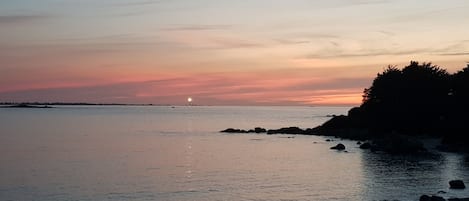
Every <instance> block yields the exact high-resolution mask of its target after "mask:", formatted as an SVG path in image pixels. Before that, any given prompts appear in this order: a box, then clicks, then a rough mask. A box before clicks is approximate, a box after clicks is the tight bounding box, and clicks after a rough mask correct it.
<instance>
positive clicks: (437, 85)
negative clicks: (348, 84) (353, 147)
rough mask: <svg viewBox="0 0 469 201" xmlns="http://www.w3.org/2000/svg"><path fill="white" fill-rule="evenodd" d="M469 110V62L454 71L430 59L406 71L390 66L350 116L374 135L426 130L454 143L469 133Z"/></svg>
mask: <svg viewBox="0 0 469 201" xmlns="http://www.w3.org/2000/svg"><path fill="white" fill-rule="evenodd" d="M468 111H469V65H468V66H467V67H466V68H464V69H463V70H461V71H459V72H457V73H454V74H449V73H448V72H447V71H446V70H445V69H442V68H440V67H438V66H435V65H432V64H431V63H423V64H419V63H418V62H415V61H412V62H410V64H409V65H408V66H406V67H404V68H403V69H398V68H396V67H394V66H389V67H388V68H387V69H386V70H385V71H384V72H382V73H379V74H378V75H377V77H376V78H375V79H374V81H373V84H372V85H371V87H369V88H367V89H365V91H364V95H363V103H362V105H361V106H360V107H359V108H355V109H354V110H352V111H351V114H352V115H353V116H352V118H354V119H355V121H356V122H358V123H357V125H356V126H359V127H364V128H368V129H370V131H372V132H373V133H380V134H388V133H400V134H406V135H422V134H425V135H435V136H444V137H447V139H448V140H452V141H455V139H457V140H459V139H466V137H465V136H467V135H469V134H466V133H467V132H468V131H469V118H468V114H466V113H467V112H468ZM356 119H360V120H359V121H357V120H356ZM457 140H456V141H457Z"/></svg>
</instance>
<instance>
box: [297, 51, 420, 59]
mask: <svg viewBox="0 0 469 201" xmlns="http://www.w3.org/2000/svg"><path fill="white" fill-rule="evenodd" d="M349 52H350V51H348V52H345V53H344V52H339V53H335V52H330V51H327V52H324V53H316V54H310V55H307V56H306V57H305V58H308V59H327V58H350V57H376V56H399V55H411V54H420V53H429V52H428V50H427V49H424V48H422V49H413V50H402V51H394V50H386V49H382V50H367V51H361V52H357V53H349Z"/></svg>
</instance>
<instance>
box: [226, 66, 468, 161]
mask: <svg viewBox="0 0 469 201" xmlns="http://www.w3.org/2000/svg"><path fill="white" fill-rule="evenodd" d="M230 131H236V129H234V130H230ZM222 132H227V130H225V131H222ZM266 132H267V134H305V135H325V136H335V137H340V138H347V139H354V140H362V141H369V142H367V143H366V145H365V146H363V148H365V149H372V150H378V151H386V152H393V153H411V152H420V151H423V150H424V147H423V144H422V143H421V141H420V140H419V138H421V137H422V136H425V137H438V138H441V139H442V146H440V148H442V149H445V150H450V151H469V146H468V145H469V65H468V66H467V67H465V68H463V69H462V70H460V71H458V72H456V73H454V74H450V73H448V72H447V71H446V70H445V69H443V68H440V67H439V66H435V65H432V64H431V63H423V64H419V63H418V62H415V61H411V62H410V64H409V65H408V66H406V67H404V68H402V69H399V68H396V67H395V66H389V67H388V68H387V69H386V70H384V72H382V73H378V75H377V76H376V78H375V79H374V80H373V83H372V85H371V86H370V87H369V88H366V89H365V90H364V95H363V102H362V104H361V105H360V106H359V107H355V108H352V109H350V110H349V112H348V115H340V116H333V117H332V118H331V119H330V120H329V121H327V122H325V123H324V124H323V125H321V126H318V127H316V128H308V129H305V130H303V129H300V128H297V127H289V128H281V129H274V130H267V131H266Z"/></svg>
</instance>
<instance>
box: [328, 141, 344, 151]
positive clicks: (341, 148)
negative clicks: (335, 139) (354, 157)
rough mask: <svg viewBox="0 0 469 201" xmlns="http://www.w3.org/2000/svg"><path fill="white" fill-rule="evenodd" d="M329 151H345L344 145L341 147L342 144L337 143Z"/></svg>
mask: <svg viewBox="0 0 469 201" xmlns="http://www.w3.org/2000/svg"><path fill="white" fill-rule="evenodd" d="M331 149H336V150H345V145H343V144H342V143H339V144H337V145H335V146H333V147H331Z"/></svg>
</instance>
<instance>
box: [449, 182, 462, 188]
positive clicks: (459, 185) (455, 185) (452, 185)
mask: <svg viewBox="0 0 469 201" xmlns="http://www.w3.org/2000/svg"><path fill="white" fill-rule="evenodd" d="M449 188H452V189H465V188H466V185H464V182H463V181H462V180H451V181H449Z"/></svg>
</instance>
